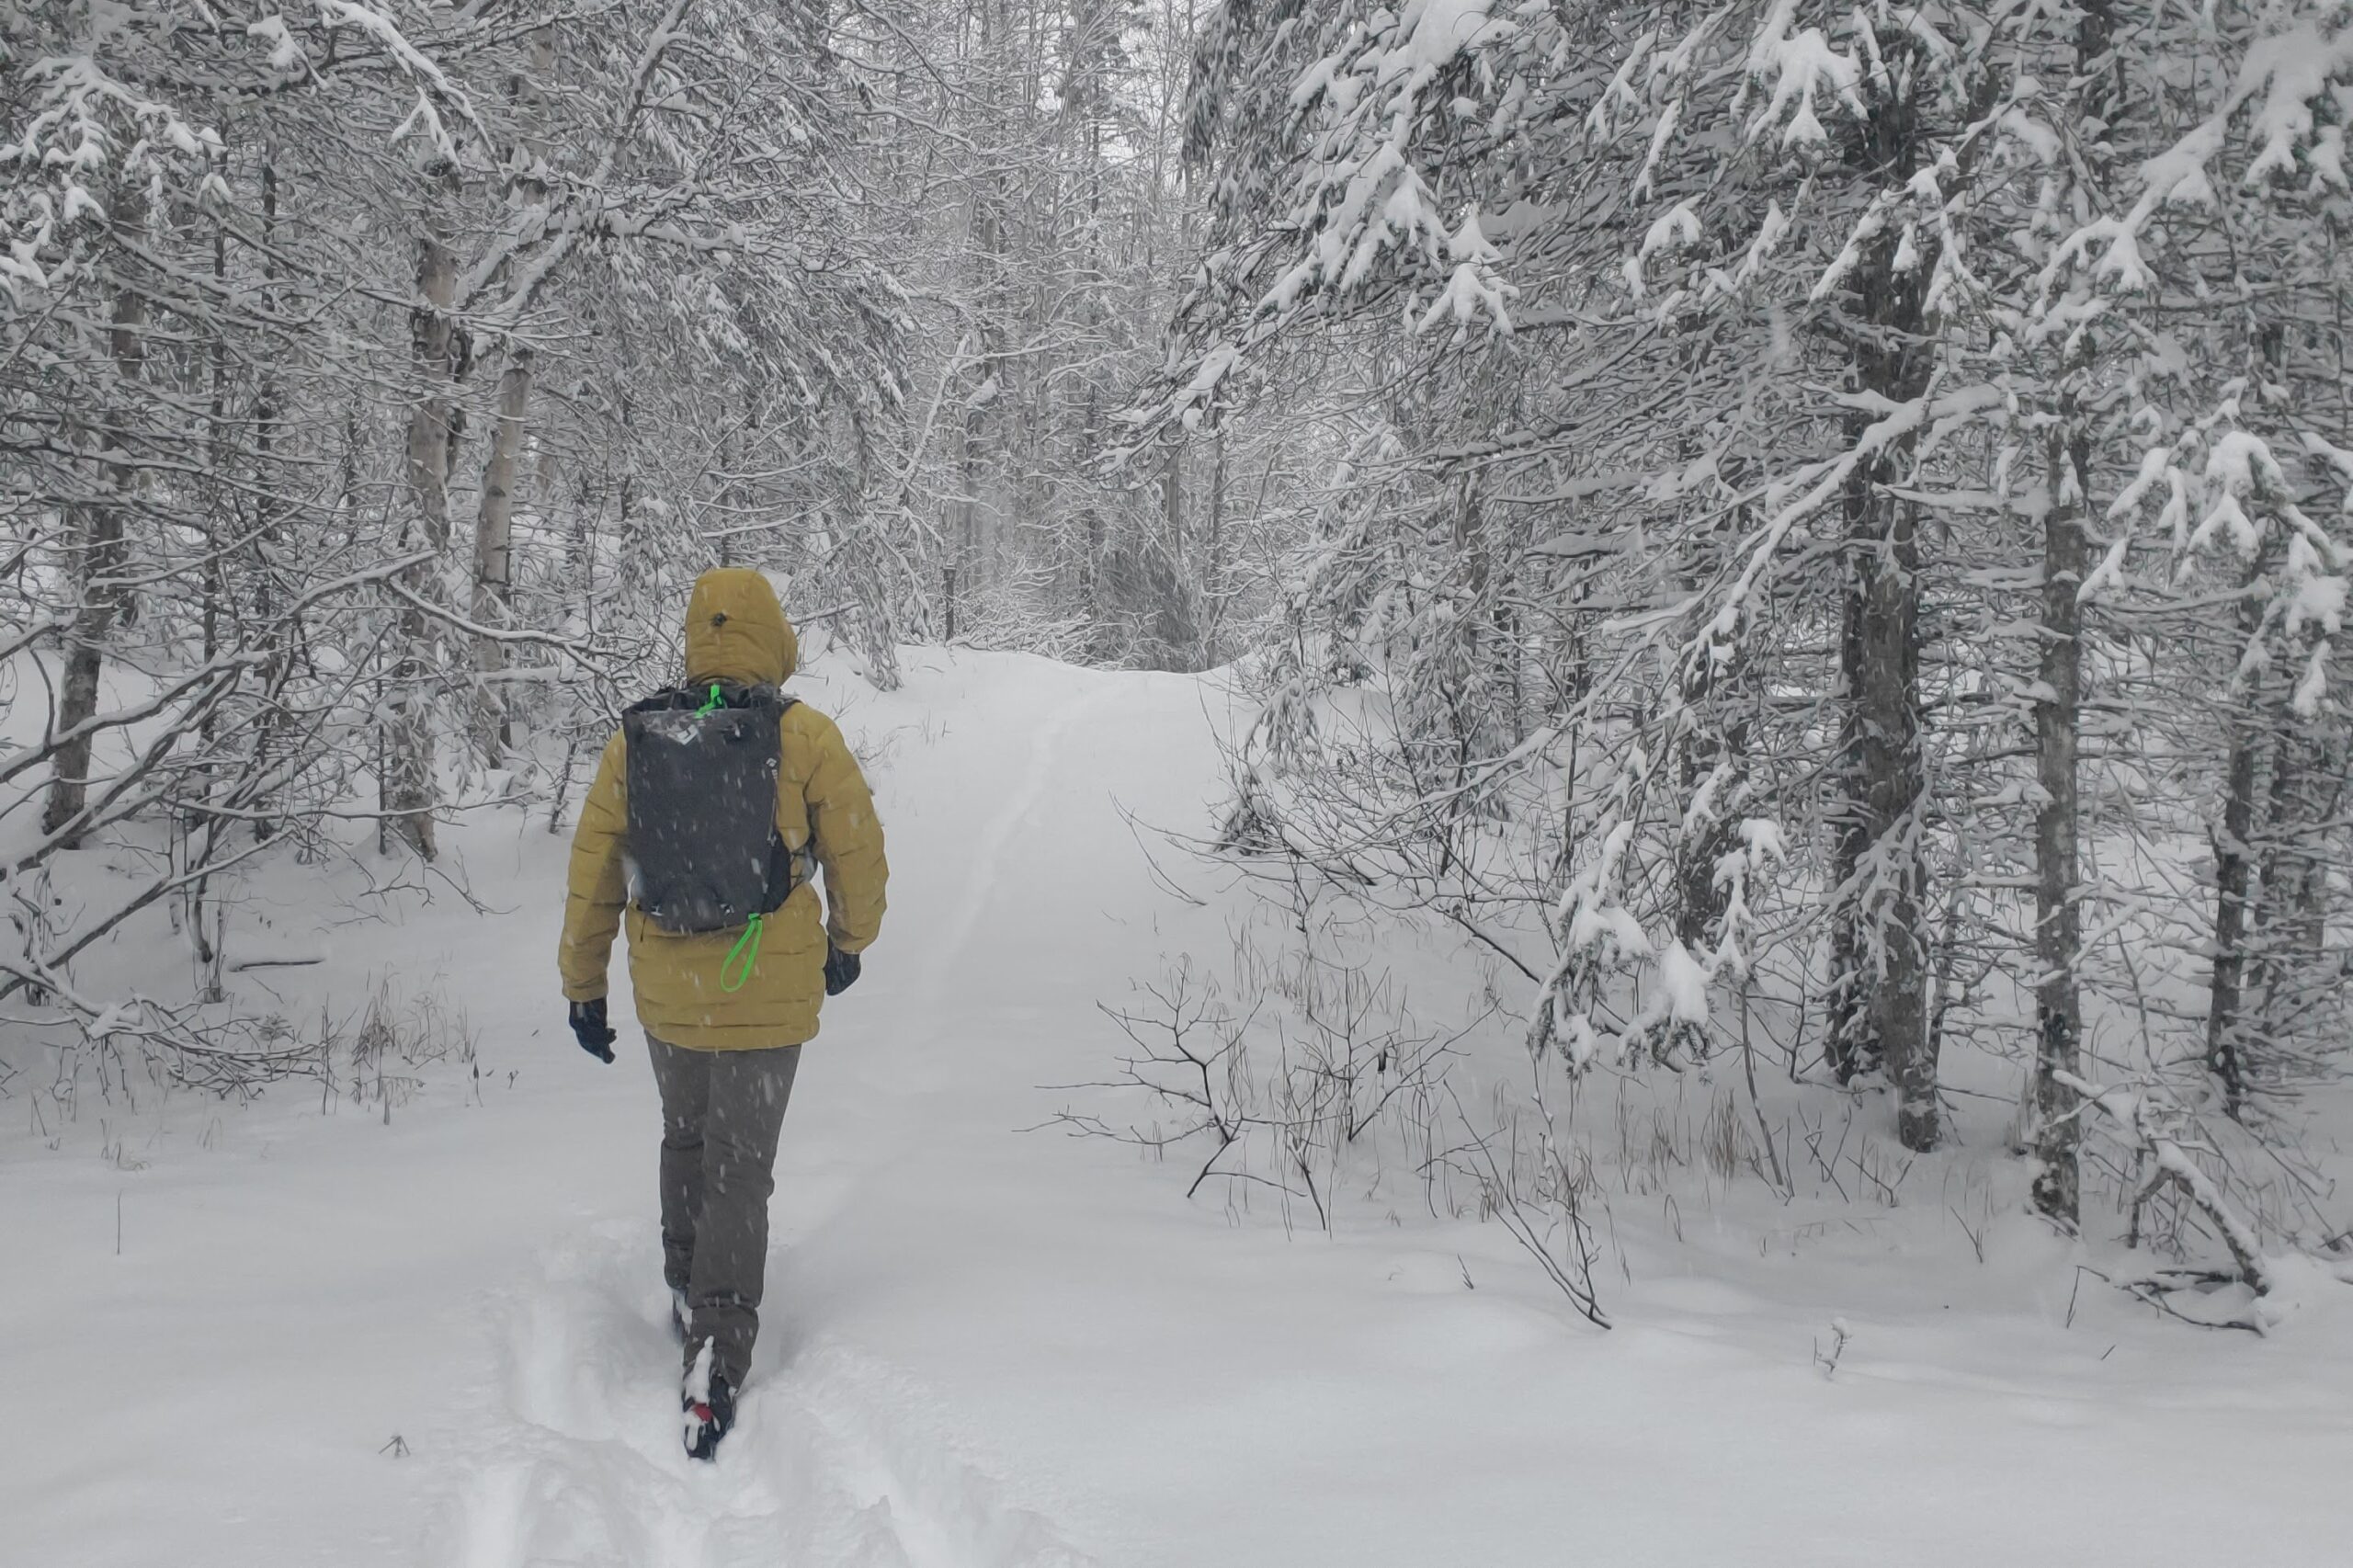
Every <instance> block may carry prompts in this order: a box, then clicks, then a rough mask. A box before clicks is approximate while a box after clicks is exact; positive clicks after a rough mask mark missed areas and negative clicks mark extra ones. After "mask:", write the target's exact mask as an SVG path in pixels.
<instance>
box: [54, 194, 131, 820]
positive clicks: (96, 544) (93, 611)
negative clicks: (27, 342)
mask: <svg viewBox="0 0 2353 1568" xmlns="http://www.w3.org/2000/svg"><path fill="white" fill-rule="evenodd" d="M146 216H147V204H146V200H145V198H144V197H143V196H142V195H141V194H140V193H139V191H138V190H137V189H136V188H135V187H125V188H124V189H123V190H122V191H121V192H120V194H119V196H118V198H117V199H116V202H115V222H116V226H117V227H118V228H120V229H124V230H136V229H138V228H140V227H141V226H142V225H143V224H144V223H145V222H146ZM146 327H147V297H146V295H144V294H143V293H142V292H141V291H140V290H139V289H138V288H137V286H135V285H134V284H132V283H130V282H128V281H125V282H122V283H120V284H119V286H118V287H117V288H116V290H115V296H114V314H113V322H112V327H111V331H110V332H109V334H108V338H109V341H108V348H109V350H110V351H111V353H112V355H113V358H114V368H115V375H116V377H117V378H118V385H117V386H116V387H115V389H114V390H113V393H112V395H111V396H110V397H109V398H108V400H107V405H106V410H105V413H104V414H103V415H101V418H102V420H103V421H104V423H103V424H102V425H101V426H100V428H99V430H98V431H97V439H98V447H99V449H100V451H101V452H102V453H113V454H117V455H118V456H119V455H120V454H123V453H124V452H125V451H126V449H127V448H128V447H129V445H130V441H131V421H132V419H133V418H134V417H135V410H134V409H133V406H132V403H131V386H132V384H133V383H135V382H136V381H138V380H139V378H140V374H141V372H142V369H143V368H144V367H145V364H146V359H147V340H146ZM98 467H99V472H101V473H102V474H103V475H104V483H103V485H102V486H101V488H102V489H103V491H104V492H105V493H106V496H107V498H106V499H104V500H102V501H100V502H98V503H97V504H96V505H95V506H88V507H86V508H84V509H83V526H82V528H81V537H80V540H78V544H77V550H76V554H75V560H74V590H75V593H74V597H75V607H74V624H73V626H72V628H71V630H69V631H67V633H66V637H65V671H64V676H63V680H62V681H61V682H60V683H59V685H60V689H59V692H58V700H57V730H56V733H59V734H72V733H73V732H74V730H76V729H79V728H80V727H81V726H83V725H85V724H86V723H88V722H90V721H91V720H92V719H95V718H96V717H97V712H98V683H99V677H100V676H101V675H103V674H104V670H105V663H106V642H107V636H108V633H109V632H110V631H113V630H114V627H115V625H116V623H117V622H118V621H119V620H120V619H122V618H123V614H124V610H125V608H126V602H125V595H124V589H123V584H122V578H121V574H122V568H123V564H124V550H123V543H124V528H125V522H126V514H127V513H128V512H129V510H130V507H131V492H132V490H133V488H134V487H135V486H136V485H137V483H138V472H137V470H135V469H134V468H133V467H131V464H129V463H127V462H123V461H120V460H117V459H116V458H110V457H106V456H101V457H100V458H99V459H98ZM89 780H90V737H89V736H87V735H79V736H74V738H73V739H70V740H67V741H66V742H65V743H64V744H62V745H60V746H59V747H58V748H57V752H56V755H55V756H53V757H52V758H51V762H50V785H49V799H48V801H46V802H45V804H44V805H43V807H42V811H41V819H40V825H41V832H42V833H44V834H52V835H56V834H62V835H63V837H61V838H60V839H59V840H58V843H59V846H60V847H61V848H65V849H74V848H78V847H80V846H81V842H82V826H83V818H84V816H85V810H86V807H87V805H88V801H89V793H90V782H89Z"/></svg>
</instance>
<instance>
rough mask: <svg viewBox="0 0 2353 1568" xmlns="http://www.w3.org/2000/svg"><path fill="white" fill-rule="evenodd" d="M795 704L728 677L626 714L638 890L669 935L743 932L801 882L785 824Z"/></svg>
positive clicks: (643, 905)
mask: <svg viewBox="0 0 2353 1568" xmlns="http://www.w3.org/2000/svg"><path fill="white" fill-rule="evenodd" d="M792 701H793V699H791V698H790V697H786V696H784V695H782V694H781V693H779V692H778V691H777V690H776V688H775V687H766V686H748V687H747V686H736V685H733V684H732V683H729V682H724V681H722V682H716V683H713V684H712V685H711V686H710V687H708V688H707V689H706V690H702V691H696V690H691V689H688V688H685V687H677V688H674V689H672V690H668V691H662V692H656V693H655V694H654V696H652V697H649V698H647V699H645V700H644V701H642V702H639V703H635V704H632V705H631V707H630V708H629V709H628V710H626V711H624V712H623V713H622V715H621V733H622V735H623V737H624V742H623V744H624V745H625V746H626V748H627V754H628V758H629V855H630V859H631V861H632V862H634V863H635V866H636V879H635V886H634V890H633V891H634V894H635V897H636V901H637V904H638V907H639V908H640V909H642V910H643V911H644V912H645V917H646V918H647V919H649V920H651V921H653V922H654V925H656V926H660V927H661V928H662V929H664V930H665V931H680V932H690V931H733V930H735V929H737V928H739V927H741V926H746V925H749V924H750V923H751V922H752V921H753V920H754V919H755V918H756V917H757V916H761V915H770V914H773V913H774V912H775V911H776V910H778V909H779V908H780V907H782V906H783V903H784V901H785V899H786V898H787V897H788V896H789V895H790V893H791V892H792V890H793V887H794V886H795V885H796V883H797V881H800V880H801V877H802V869H801V866H800V865H798V864H797V863H796V862H797V860H798V857H796V856H795V855H794V854H793V853H792V851H791V850H790V849H788V848H786V847H785V844H784V835H781V834H780V833H779V832H778V831H777V826H776V792H777V779H778V775H779V769H780V768H781V767H782V766H783V755H782V741H781V739H780V737H779V734H778V731H777V724H778V721H779V720H780V719H782V718H783V717H784V715H785V712H786V710H789V709H790V707H791V706H792Z"/></svg>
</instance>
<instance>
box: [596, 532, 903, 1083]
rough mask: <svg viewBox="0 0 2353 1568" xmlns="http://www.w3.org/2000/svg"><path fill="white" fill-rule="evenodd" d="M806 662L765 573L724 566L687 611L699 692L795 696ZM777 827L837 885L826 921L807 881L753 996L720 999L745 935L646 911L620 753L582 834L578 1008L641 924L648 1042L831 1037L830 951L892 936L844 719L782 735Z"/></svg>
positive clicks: (641, 993) (637, 981)
mask: <svg viewBox="0 0 2353 1568" xmlns="http://www.w3.org/2000/svg"><path fill="white" fill-rule="evenodd" d="M800 657H801V648H800V643H799V642H798V640H797V639H796V638H795V637H794V636H793V634H792V625H791V623H790V621H788V620H786V619H785V618H784V610H783V608H782V607H781V606H779V604H778V603H777V600H776V592H775V590H774V589H772V588H770V587H769V586H768V583H767V578H765V577H763V576H761V575H760V574H758V573H757V572H751V571H745V570H743V569H741V568H722V570H719V571H715V572H706V573H704V574H702V575H701V576H700V577H699V578H698V579H696V581H695V588H694V595H693V597H692V598H691V599H690V600H689V601H688V606H687V673H688V684H689V685H690V686H699V685H701V684H703V683H704V682H707V681H714V680H724V681H736V682H740V683H743V684H745V685H747V686H782V685H783V684H784V682H785V681H786V680H788V679H789V678H790V676H791V675H792V672H793V670H794V668H795V667H796V666H797V665H798V664H799V662H800ZM779 722H780V724H781V727H782V731H783V735H782V739H783V763H782V767H780V769H779V775H778V780H777V796H776V824H777V828H778V831H779V832H780V833H781V834H782V835H784V842H785V846H786V847H788V848H790V849H791V850H793V851H795V852H796V853H797V852H799V851H800V850H801V849H802V848H803V847H807V848H808V849H810V850H811V851H812V852H813V854H814V856H815V858H816V861H817V864H818V865H819V866H820V867H821V868H823V869H824V873H825V904H826V910H825V915H824V918H823V919H822V920H821V919H820V917H819V914H818V907H817V890H816V888H815V886H814V885H813V884H812V883H809V882H803V883H801V885H800V886H799V887H796V888H794V889H793V890H792V896H791V897H790V898H788V899H786V900H785V903H784V907H783V908H782V909H780V910H779V911H778V912H777V913H775V914H774V915H769V916H768V917H767V921H766V922H765V923H764V929H763V930H762V933H761V937H760V949H759V956H758V960H757V961H756V963H755V964H754V965H753V967H752V972H751V975H750V978H749V979H747V980H745V983H744V984H743V987H742V989H740V990H737V991H732V992H731V991H724V990H722V989H721V987H720V983H719V975H720V968H721V966H722V964H723V963H724V962H725V961H726V960H727V954H728V949H731V948H733V946H734V945H735V940H736V937H737V936H738V935H739V933H737V932H733V931H713V932H703V933H696V934H682V933H679V932H675V931H665V930H662V929H660V928H659V927H657V926H654V924H653V922H651V921H649V920H648V919H646V917H645V915H644V914H643V912H642V911H641V910H639V909H638V908H637V907H635V906H634V905H633V904H631V903H630V898H629V881H628V877H629V873H628V868H627V860H626V858H627V855H628V850H629V767H628V763H627V759H626V756H625V755H624V752H623V748H622V742H621V737H620V734H618V733H616V734H615V735H614V736H613V738H612V739H611V740H610V741H608V742H607V743H606V745H605V754H604V756H603V757H602V758H601V759H600V760H599V761H598V762H597V781H596V782H595V783H594V784H593V785H591V786H590V787H589V790H588V798H587V799H586V800H585V801H583V802H582V804H581V808H580V825H579V826H578V827H577V828H576V829H574V832H573V835H572V869H571V875H570V878H569V886H568V889H567V892H566V896H565V898H564V905H563V943H562V945H561V946H560V947H559V949H557V955H556V959H557V963H558V964H559V966H560V967H561V968H562V969H563V994H564V997H565V999H566V1000H567V1001H573V1002H592V1001H595V1000H596V999H597V997H599V996H602V995H604V994H605V971H606V966H607V964H608V962H609V961H610V960H611V957H612V950H613V933H614V931H615V930H616V929H618V928H619V927H620V924H621V921H622V915H623V912H624V910H626V912H627V915H628V924H629V977H630V984H631V987H632V988H633V989H634V990H635V991H636V993H637V1017H638V1022H640V1023H641V1024H642V1025H644V1026H645V1032H646V1033H648V1034H650V1035H652V1036H654V1038H655V1039H656V1040H663V1041H665V1042H666V1043H668V1044H671V1045H676V1046H684V1047H686V1048H688V1049H689V1050H694V1051H752V1050H758V1049H761V1048H763V1047H767V1046H779V1045H799V1044H801V1042H802V1041H804V1040H811V1039H813V1038H814V1037H815V1035H816V1033H817V1009H818V1006H820V1005H821V1004H822V1003H823V1002H824V999H825V973H824V970H825V944H826V941H827V939H828V937H830V938H831V940H832V942H833V945H834V946H835V947H836V948H839V949H841V950H842V951H844V952H846V953H855V952H858V951H860V950H862V949H865V947H866V946H867V945H868V944H869V943H870V942H872V941H873V940H874V937H875V935H876V933H877V932H879V931H880V930H881V926H882V902H883V901H882V892H883V884H884V883H885V882H886V881H888V880H889V877H890V867H889V866H888V864H887V863H886V862H885V861H884V859H883V856H882V824H881V822H880V821H879V820H877V818H876V817H875V814H874V799H873V797H872V796H871V795H870V794H869V793H868V791H867V788H866V778H865V776H864V775H863V774H861V773H859V772H858V761H857V759H856V758H855V757H853V756H850V752H849V746H848V744H847V743H846V742H844V741H843V739H842V733H841V731H840V730H838V729H836V728H835V725H834V722H833V721H832V720H831V719H828V718H826V717H825V716H824V714H822V713H820V712H818V711H817V710H815V709H813V708H812V707H810V706H809V705H808V704H807V703H805V702H796V703H794V704H793V705H792V706H791V707H790V708H789V709H787V710H785V713H784V717H783V719H782V720H781V721H779Z"/></svg>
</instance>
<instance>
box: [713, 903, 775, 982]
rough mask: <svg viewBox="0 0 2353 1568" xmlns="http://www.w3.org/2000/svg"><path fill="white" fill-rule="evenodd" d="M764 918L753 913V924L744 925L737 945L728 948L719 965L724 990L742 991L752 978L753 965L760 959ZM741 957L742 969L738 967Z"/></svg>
mask: <svg viewBox="0 0 2353 1568" xmlns="http://www.w3.org/2000/svg"><path fill="white" fill-rule="evenodd" d="M764 918H765V916H762V915H753V916H752V920H751V924H750V925H748V926H745V927H744V934H743V935H742V936H740V937H736V938H735V945H734V946H733V947H732V948H730V949H727V957H726V958H725V959H724V960H722V961H721V963H720V966H719V988H720V989H721V990H722V991H725V992H728V993H731V994H732V993H734V992H737V991H741V990H743V989H744V984H745V982H746V981H748V980H750V979H751V978H752V966H753V965H754V964H756V963H758V962H759V961H760V925H761V922H762V920H763V919H764ZM739 959H740V960H743V967H741V968H740V969H739V968H737V967H736V960H739ZM730 971H733V973H734V976H735V978H734V979H733V980H732V981H731V980H729V979H728V978H727V976H728V974H729V972H730Z"/></svg>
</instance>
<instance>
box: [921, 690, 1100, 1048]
mask: <svg viewBox="0 0 2353 1568" xmlns="http://www.w3.org/2000/svg"><path fill="white" fill-rule="evenodd" d="M1108 696H1109V694H1108V692H1097V693H1092V694H1090V695H1088V696H1086V698H1083V699H1080V700H1079V701H1077V702H1075V703H1071V704H1064V705H1060V706H1057V707H1055V708H1054V709H1053V710H1051V712H1049V713H1048V714H1046V715H1045V716H1044V721H1043V722H1042V723H1041V724H1040V725H1039V726H1038V727H1037V728H1036V729H1035V730H1034V731H1033V732H1032V738H1031V740H1030V743H1029V767H1028V768H1027V770H1026V771H1025V772H1024V773H1023V774H1022V777H1021V779H1020V782H1019V783H1018V784H1017V786H1015V787H1014V789H1013V790H1010V791H1009V792H1008V793H1007V795H1006V801H1005V805H1004V807H1003V808H1002V809H1001V810H1000V811H998V812H997V813H996V814H995V817H993V818H992V819H991V820H990V822H989V824H988V826H987V828H986V829H985V830H983V833H982V834H981V835H980V838H979V840H978V842H977V843H975V844H974V846H972V854H971V857H970V858H969V860H968V861H967V862H966V864H967V867H968V869H967V870H966V872H965V879H966V880H965V888H964V892H963V896H962V897H961V899H960V900H959V901H958V903H957V904H956V908H955V913H954V914H953V915H950V916H949V919H948V921H947V922H946V925H945V928H944V929H943V930H942V931H941V932H940V933H939V934H938V936H937V937H933V938H931V939H930V941H929V943H928V948H927V953H926V968H927V971H928V974H929V978H928V979H927V980H926V982H925V984H924V988H923V990H922V992H921V1002H920V1003H919V1005H918V1012H919V1014H927V1013H933V1012H936V1011H937V1009H938V1006H939V1001H940V997H941V995H942V994H943V993H944V991H945V989H946V987H947V985H948V983H949V980H950V978H951V977H952V976H953V975H954V973H955V971H956V968H957V966H958V964H959V963H960V962H961V960H962V959H963V957H964V954H965V952H966V950H967V949H969V948H970V947H971V946H972V933H973V931H974V930H975V929H976V928H977V927H978V926H980V924H981V921H982V920H983V917H985V916H986V915H987V914H988V912H989V907H990V904H991V903H993V902H997V901H1002V900H1003V899H1004V898H1005V897H1006V891H1007V890H1006V886H1005V882H1006V871H1007V869H1008V860H1009V859H1010V856H1009V855H1008V851H1009V849H1010V848H1011V846H1013V844H1014V842H1015V839H1016V837H1017V835H1019V834H1020V833H1021V831H1022V830H1023V828H1024V827H1025V826H1032V825H1034V823H1033V820H1032V819H1033V818H1034V817H1035V815H1036V812H1037V810H1038V806H1039V802H1040V800H1042V799H1043V798H1044V796H1045V794H1046V790H1047V785H1048V783H1049V781H1050V780H1051V779H1052V778H1053V777H1054V772H1055V769H1056V767H1058V766H1059V765H1060V763H1061V761H1062V742H1063V736H1064V735H1065V734H1066V733H1068V732H1069V731H1070V729H1071V728H1072V726H1073V725H1074V724H1077V723H1081V722H1085V721H1086V720H1087V719H1088V718H1090V717H1091V716H1092V715H1094V714H1095V713H1096V712H1097V711H1098V710H1101V709H1102V707H1103V706H1104V705H1105V703H1106V701H1107V700H1108ZM987 782H988V780H986V779H975V780H972V787H974V788H976V789H985V787H986V784H987Z"/></svg>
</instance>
